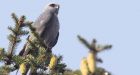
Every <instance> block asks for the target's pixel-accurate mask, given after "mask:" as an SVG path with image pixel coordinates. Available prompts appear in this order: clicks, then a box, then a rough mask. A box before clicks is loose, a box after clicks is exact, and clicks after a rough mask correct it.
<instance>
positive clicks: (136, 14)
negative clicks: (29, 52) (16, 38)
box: [0, 0, 140, 75]
mask: <svg viewBox="0 0 140 75" xmlns="http://www.w3.org/2000/svg"><path fill="white" fill-rule="evenodd" d="M50 2H56V3H59V4H60V6H61V8H60V12H59V19H60V24H61V28H60V37H59V41H58V43H57V45H56V46H55V48H53V52H54V53H55V54H61V55H63V56H64V60H63V61H64V62H65V63H66V64H67V65H68V67H69V68H72V69H78V68H79V64H80V60H81V59H82V57H85V56H86V55H87V52H88V50H87V49H86V48H85V47H84V46H83V45H82V44H81V43H80V42H79V41H78V40H77V37H76V36H77V35H78V34H80V35H81V36H83V37H85V38H87V39H88V41H91V40H92V38H96V39H97V40H98V41H99V43H103V44H104V43H109V44H112V45H113V48H112V49H111V50H110V51H106V52H103V53H101V54H99V57H101V58H102V59H103V60H104V63H103V64H99V66H102V67H104V68H106V69H107V70H109V71H111V72H112V73H113V74H114V75H140V72H139V70H140V60H139V59H138V57H140V46H139V43H140V35H139V32H140V0H2V1H1V2H0V9H1V11H0V47H5V48H7V46H8V40H7V35H8V34H9V33H8V32H9V31H8V30H7V27H8V26H11V25H13V24H14V22H13V20H12V19H11V16H10V15H11V13H12V12H15V13H16V14H17V15H18V16H20V15H26V16H27V20H31V21H34V20H35V19H36V18H37V17H38V16H39V14H40V13H41V12H42V9H43V8H44V6H45V5H46V4H48V3H50ZM20 47H22V45H20ZM11 75H14V73H12V74H11Z"/></svg>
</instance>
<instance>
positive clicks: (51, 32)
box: [19, 3, 60, 56]
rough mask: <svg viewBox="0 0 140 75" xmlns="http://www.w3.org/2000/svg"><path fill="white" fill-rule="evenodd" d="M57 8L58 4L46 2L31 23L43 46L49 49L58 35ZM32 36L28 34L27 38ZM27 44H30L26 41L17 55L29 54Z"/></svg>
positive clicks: (54, 43) (55, 41)
mask: <svg viewBox="0 0 140 75" xmlns="http://www.w3.org/2000/svg"><path fill="white" fill-rule="evenodd" d="M59 8H60V5H59V4H56V3H51V4H48V5H47V6H46V7H45V9H44V10H43V12H42V13H41V14H40V16H39V17H38V18H37V19H36V20H35V22H34V23H33V25H32V26H33V27H34V28H35V32H36V33H37V34H38V36H39V38H40V39H41V41H42V42H43V43H44V45H45V47H47V49H49V50H51V49H52V48H53V47H54V46H55V45H56V43H57V41H58V37H59V28H60V26H59V20H58V11H59ZM32 38H34V36H33V35H29V38H28V39H32ZM29 45H30V44H29V43H28V42H27V43H26V44H25V46H24V48H23V49H22V50H21V51H20V53H19V55H22V56H24V55H27V54H29V51H30V50H29V48H28V47H29Z"/></svg>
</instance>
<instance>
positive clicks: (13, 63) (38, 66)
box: [0, 13, 112, 75]
mask: <svg viewBox="0 0 140 75" xmlns="http://www.w3.org/2000/svg"><path fill="white" fill-rule="evenodd" d="M12 18H13V20H14V22H15V25H14V27H8V29H9V30H10V31H11V33H10V34H9V36H8V39H9V48H8V50H5V48H0V62H4V63H5V64H4V65H3V66H1V67H0V75H8V74H9V73H10V72H13V71H15V70H18V69H19V68H20V65H21V64H22V63H25V64H26V66H27V67H26V69H27V72H28V71H29V70H30V73H29V74H30V75H82V74H81V72H80V70H70V69H66V67H67V65H66V64H65V63H62V61H63V57H62V56H61V55H59V56H57V58H58V59H57V63H56V66H55V68H54V69H53V70H49V68H48V65H49V64H50V59H51V56H52V55H54V54H53V53H52V52H51V51H49V50H48V48H47V47H46V46H45V45H44V43H43V42H42V40H41V39H40V38H39V36H38V34H37V33H36V32H35V30H36V29H35V28H34V27H33V26H32V23H33V22H30V21H26V18H25V16H21V17H20V18H18V17H17V16H16V15H15V14H14V13H13V14H12ZM25 27H27V28H28V29H29V30H24V28H25ZM29 32H30V33H31V34H30V36H34V37H28V38H27V43H26V44H25V45H24V46H23V49H20V50H21V53H22V51H24V49H25V48H28V49H29V51H30V53H28V54H27V55H25V56H22V55H21V54H20V53H19V55H16V54H15V51H16V49H17V46H18V44H20V43H21V40H22V39H21V37H22V36H25V35H27V34H28V33H29ZM78 38H79V40H80V41H81V43H83V44H84V45H85V46H86V47H87V48H88V49H89V51H93V53H95V55H96V60H97V62H101V61H102V59H99V58H98V57H97V53H98V52H100V51H103V50H105V49H110V48H111V47H112V45H97V44H96V42H97V41H96V40H95V39H93V41H92V43H91V44H90V43H88V42H87V41H86V40H85V39H84V38H82V37H81V36H78ZM26 46H27V47H26ZM48 70H49V74H46V73H48V72H46V71H48ZM105 72H107V71H106V70H105V69H103V68H99V67H97V69H96V72H95V73H94V75H104V73H105ZM108 73H109V72H108ZM109 74H110V73H109ZM25 75H26V73H25Z"/></svg>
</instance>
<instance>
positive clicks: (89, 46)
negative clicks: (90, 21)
mask: <svg viewBox="0 0 140 75" xmlns="http://www.w3.org/2000/svg"><path fill="white" fill-rule="evenodd" d="M77 37H78V39H79V40H80V41H81V43H83V44H84V45H85V46H86V47H87V48H88V49H89V50H93V48H92V47H91V45H90V44H89V43H88V42H87V41H86V40H85V39H84V38H82V37H81V36H80V35H78V36H77Z"/></svg>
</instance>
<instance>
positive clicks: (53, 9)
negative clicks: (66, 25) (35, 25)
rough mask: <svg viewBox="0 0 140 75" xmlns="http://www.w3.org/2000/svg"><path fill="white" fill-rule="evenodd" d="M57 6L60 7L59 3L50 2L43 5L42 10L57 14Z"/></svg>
mask: <svg viewBox="0 0 140 75" xmlns="http://www.w3.org/2000/svg"><path fill="white" fill-rule="evenodd" d="M59 8H60V6H59V4H55V3H51V4H49V5H47V6H46V7H45V9H44V11H48V10H49V12H50V13H53V14H56V15H57V14H58V11H59Z"/></svg>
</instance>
